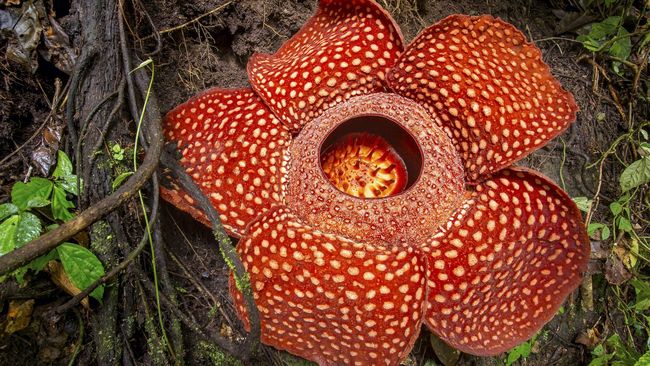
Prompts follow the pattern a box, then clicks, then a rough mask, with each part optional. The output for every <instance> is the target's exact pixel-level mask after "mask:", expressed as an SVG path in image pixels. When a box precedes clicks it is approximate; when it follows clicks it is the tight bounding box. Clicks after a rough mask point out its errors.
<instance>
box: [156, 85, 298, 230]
mask: <svg viewBox="0 0 650 366" xmlns="http://www.w3.org/2000/svg"><path fill="white" fill-rule="evenodd" d="M164 134H165V137H166V138H167V139H168V140H173V141H178V148H179V150H180V151H181V153H182V154H183V158H182V159H181V164H182V165H183V166H184V167H185V168H186V171H187V173H188V174H189V175H190V176H191V177H192V178H194V180H195V182H196V183H197V184H198V185H199V187H200V188H201V189H202V190H203V193H205V194H206V195H207V196H208V197H210V200H211V201H212V204H213V205H214V207H215V208H216V209H217V211H219V213H220V214H221V220H222V222H223V224H224V227H225V228H226V229H227V230H228V231H229V233H230V234H234V235H237V236H239V235H241V234H242V233H243V231H244V229H245V228H246V225H247V224H248V223H249V222H250V221H252V220H253V219H254V218H256V217H257V216H258V215H259V214H260V213H262V212H263V211H265V210H266V209H268V208H269V207H270V206H271V205H272V204H273V203H274V202H281V201H282V200H283V197H284V188H283V185H284V179H285V177H284V176H285V173H286V168H285V165H286V164H287V161H288V156H287V147H288V145H289V142H290V140H291V135H290V134H289V131H288V130H287V128H286V127H284V125H282V124H281V123H280V121H279V120H278V119H277V118H276V117H275V116H274V115H273V114H272V113H271V111H270V110H269V109H268V108H267V107H266V106H265V105H264V104H263V103H262V101H261V100H260V98H259V97H257V96H256V95H255V93H254V92H253V91H252V90H250V89H233V90H223V89H210V90H207V91H205V92H203V93H201V94H199V95H197V96H195V97H193V98H192V99H190V100H189V101H187V102H186V103H184V104H181V105H179V106H178V107H176V108H174V109H173V110H172V111H170V112H169V113H168V114H167V116H166V117H165V121H164ZM161 192H162V196H163V198H164V199H166V200H167V201H170V202H171V203H173V204H174V205H175V206H177V207H178V208H180V209H181V210H184V211H188V212H190V213H191V214H192V215H193V216H194V217H196V218H197V219H199V220H200V221H202V222H203V223H205V224H208V222H207V220H206V219H205V216H204V215H203V214H202V213H201V212H200V211H198V210H197V209H195V208H194V206H193V201H192V199H191V198H189V196H188V195H187V194H185V193H184V192H181V191H179V190H178V188H176V189H174V188H172V189H171V190H167V189H162V190H161Z"/></svg>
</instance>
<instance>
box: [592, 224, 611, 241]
mask: <svg viewBox="0 0 650 366" xmlns="http://www.w3.org/2000/svg"><path fill="white" fill-rule="evenodd" d="M598 231H600V238H599V237H597V236H596V235H595V234H596V232H598ZM587 234H588V235H589V237H590V238H592V239H594V240H607V239H608V238H609V235H610V234H611V233H610V231H609V226H607V225H605V224H601V223H599V222H593V223H591V224H589V225H588V226H587Z"/></svg>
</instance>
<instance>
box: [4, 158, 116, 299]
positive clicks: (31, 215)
mask: <svg viewBox="0 0 650 366" xmlns="http://www.w3.org/2000/svg"><path fill="white" fill-rule="evenodd" d="M80 188H81V182H78V178H77V176H76V175H75V174H73V171H72V163H71V162H70V158H68V156H67V155H66V154H65V153H64V152H63V151H59V152H58V153H57V165H56V167H55V169H54V172H53V173H52V177H51V178H49V179H46V178H39V177H32V178H31V179H30V180H29V181H28V182H27V183H23V182H17V183H15V184H14V186H13V187H12V190H11V202H8V203H4V204H2V205H0V220H1V221H2V222H1V223H0V255H5V254H7V253H9V252H11V251H13V250H14V249H16V248H20V247H22V246H23V245H25V244H27V243H28V242H30V241H32V240H34V239H36V238H38V237H39V236H40V235H41V233H42V232H43V231H44V227H43V222H42V221H41V219H40V218H39V216H42V217H46V218H51V219H53V220H54V221H68V220H70V219H72V218H73V217H74V215H73V213H72V212H70V209H73V208H74V203H73V202H71V201H70V200H68V194H71V195H78V193H79V189H80ZM56 226H57V225H56V224H55V225H50V226H48V227H47V228H45V229H48V228H50V229H51V228H53V227H56ZM52 260H59V261H60V262H61V264H62V265H63V268H64V270H65V273H66V275H67V276H68V278H69V279H70V281H71V282H72V283H73V284H74V285H75V286H76V287H77V288H79V289H81V290H83V289H85V288H86V287H88V286H89V285H90V284H92V283H93V282H94V281H96V280H97V279H99V278H100V277H101V276H103V275H104V266H103V265H102V263H101V262H100V261H99V259H98V258H97V256H95V254H93V253H92V252H91V251H89V250H88V249H86V248H84V247H83V246H81V245H78V244H73V243H67V242H66V243H62V244H61V245H59V246H58V247H57V248H56V249H54V250H52V251H51V252H49V253H48V254H46V255H43V256H41V257H38V258H36V259H34V260H33V261H31V262H30V263H28V264H27V265H25V266H23V267H21V268H19V269H17V270H16V271H14V272H13V276H14V277H15V278H16V280H17V281H18V282H19V283H23V282H24V276H25V274H26V273H27V272H28V271H30V270H31V271H33V272H36V273H37V272H39V271H42V270H43V269H44V268H45V266H46V265H47V264H48V262H50V261H52ZM103 292H104V288H103V286H100V287H98V288H96V289H95V290H94V291H93V292H92V293H91V294H90V295H91V296H93V297H94V298H96V299H98V300H101V298H102V296H103Z"/></svg>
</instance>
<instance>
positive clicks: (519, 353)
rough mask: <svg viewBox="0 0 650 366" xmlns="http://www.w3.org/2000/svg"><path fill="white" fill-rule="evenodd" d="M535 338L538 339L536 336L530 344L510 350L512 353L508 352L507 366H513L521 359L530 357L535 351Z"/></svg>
mask: <svg viewBox="0 0 650 366" xmlns="http://www.w3.org/2000/svg"><path fill="white" fill-rule="evenodd" d="M535 338H537V337H536V336H534V337H533V338H532V339H531V340H529V341H528V342H524V343H522V344H520V345H518V346H517V347H515V348H513V349H512V350H510V352H508V358H507V359H506V366H510V365H512V364H513V363H515V362H516V361H517V360H519V359H520V358H526V357H528V356H530V352H531V351H532V349H533V344H534V343H535Z"/></svg>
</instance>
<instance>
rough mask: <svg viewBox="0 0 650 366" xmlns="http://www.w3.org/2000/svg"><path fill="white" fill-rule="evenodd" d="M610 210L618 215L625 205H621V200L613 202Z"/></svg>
mask: <svg viewBox="0 0 650 366" xmlns="http://www.w3.org/2000/svg"><path fill="white" fill-rule="evenodd" d="M609 210H610V211H612V213H613V214H614V215H618V214H620V213H621V212H623V205H621V204H620V202H612V203H611V204H610V205H609Z"/></svg>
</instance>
